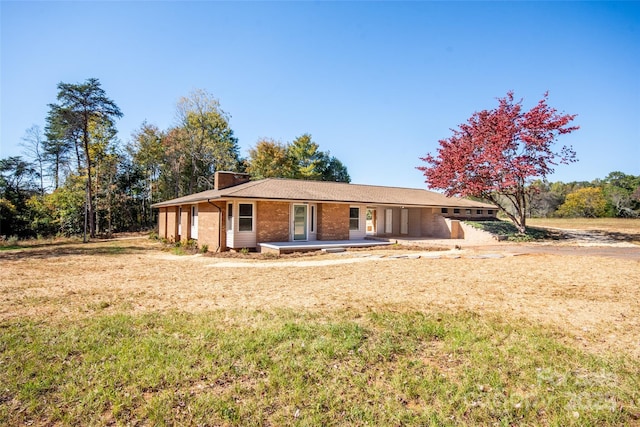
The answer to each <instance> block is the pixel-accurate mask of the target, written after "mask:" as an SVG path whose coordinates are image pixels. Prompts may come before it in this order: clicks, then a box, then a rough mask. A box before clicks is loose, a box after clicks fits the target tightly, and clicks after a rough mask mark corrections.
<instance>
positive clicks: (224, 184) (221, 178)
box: [213, 171, 250, 190]
mask: <svg viewBox="0 0 640 427" xmlns="http://www.w3.org/2000/svg"><path fill="white" fill-rule="evenodd" d="M213 177H214V178H213V179H214V184H213V185H214V189H216V190H222V189H224V188H228V187H233V186H234V185H238V184H242V183H244V182H247V181H249V178H250V177H249V174H246V173H236V172H226V171H217V172H216V173H215V174H214V175H213Z"/></svg>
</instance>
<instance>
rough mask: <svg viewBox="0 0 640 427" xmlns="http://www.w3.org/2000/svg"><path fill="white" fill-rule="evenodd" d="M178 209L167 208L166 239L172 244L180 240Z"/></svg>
mask: <svg viewBox="0 0 640 427" xmlns="http://www.w3.org/2000/svg"><path fill="white" fill-rule="evenodd" d="M177 217H178V207H177V206H169V207H167V235H166V236H165V238H166V239H167V240H169V241H170V242H175V241H177V240H178V219H177Z"/></svg>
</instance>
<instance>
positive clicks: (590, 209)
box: [527, 171, 640, 218]
mask: <svg viewBox="0 0 640 427" xmlns="http://www.w3.org/2000/svg"><path fill="white" fill-rule="evenodd" d="M527 194H528V197H529V204H528V209H529V212H528V214H529V216H530V217H533V218H535V217H538V218H540V217H568V218H571V217H583V218H584V217H586V218H599V217H618V218H638V217H640V175H638V176H635V175H628V174H625V173H623V172H619V171H615V172H611V173H609V174H608V175H607V176H606V177H605V178H604V179H594V180H593V181H590V182H589V181H574V182H569V183H564V182H561V181H558V182H547V181H542V180H537V181H534V182H533V183H531V184H530V185H529V191H528V192H527Z"/></svg>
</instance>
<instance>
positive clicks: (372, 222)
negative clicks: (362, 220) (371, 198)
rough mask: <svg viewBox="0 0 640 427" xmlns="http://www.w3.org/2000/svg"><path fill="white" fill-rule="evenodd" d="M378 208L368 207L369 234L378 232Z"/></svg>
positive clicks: (372, 234)
mask: <svg viewBox="0 0 640 427" xmlns="http://www.w3.org/2000/svg"><path fill="white" fill-rule="evenodd" d="M376 223H377V219H376V210H375V209H367V235H368V236H374V235H375V234H376Z"/></svg>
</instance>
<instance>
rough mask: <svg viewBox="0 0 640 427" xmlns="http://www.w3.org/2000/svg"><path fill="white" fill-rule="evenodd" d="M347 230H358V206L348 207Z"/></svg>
mask: <svg viewBox="0 0 640 427" xmlns="http://www.w3.org/2000/svg"><path fill="white" fill-rule="evenodd" d="M349 230H360V208H349Z"/></svg>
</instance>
